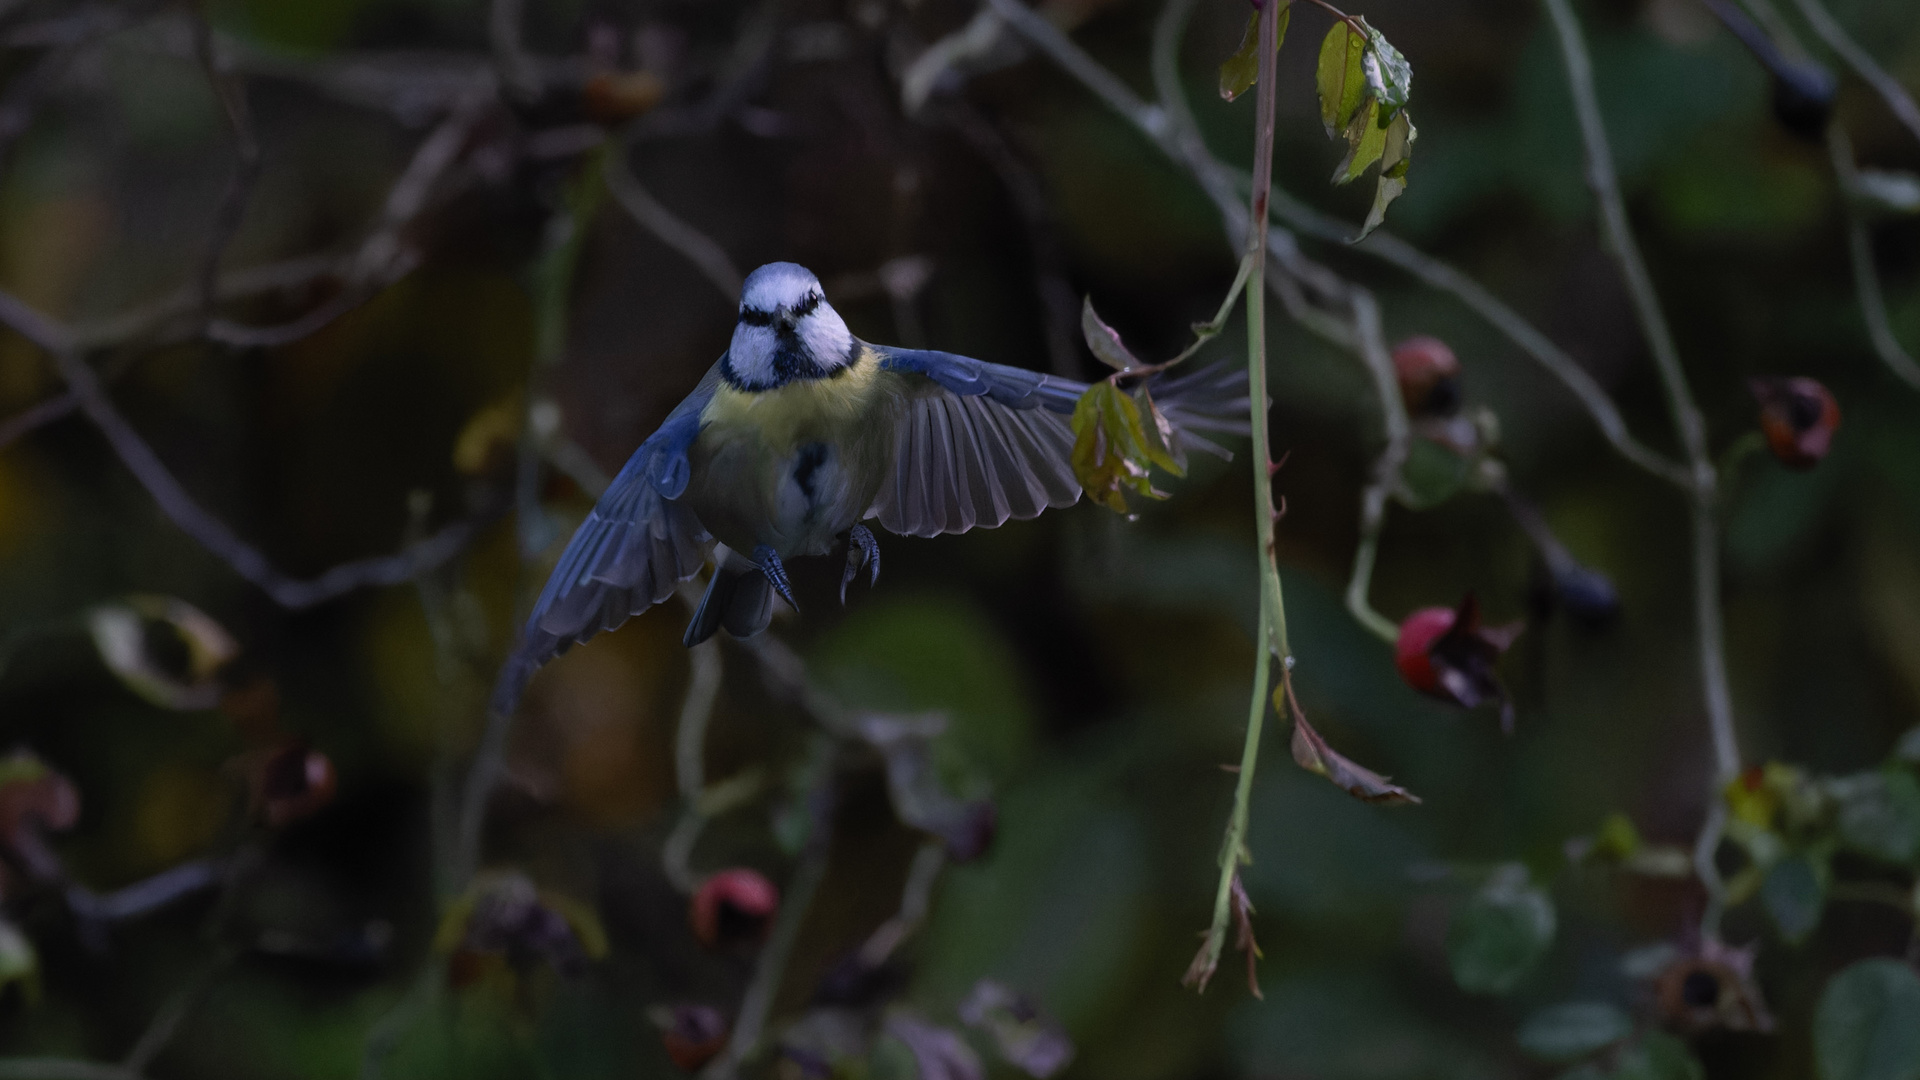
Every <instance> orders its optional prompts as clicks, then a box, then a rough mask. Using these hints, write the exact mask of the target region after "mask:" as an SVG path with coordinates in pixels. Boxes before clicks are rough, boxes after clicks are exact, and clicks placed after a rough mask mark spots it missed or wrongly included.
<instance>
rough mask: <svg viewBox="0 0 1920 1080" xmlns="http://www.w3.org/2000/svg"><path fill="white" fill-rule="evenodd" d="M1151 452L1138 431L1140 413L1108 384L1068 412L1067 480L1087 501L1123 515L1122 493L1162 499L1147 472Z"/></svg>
mask: <svg viewBox="0 0 1920 1080" xmlns="http://www.w3.org/2000/svg"><path fill="white" fill-rule="evenodd" d="M1154 458H1155V452H1154V450H1153V449H1152V448H1151V447H1150V445H1149V440H1148V438H1147V434H1146V431H1145V430H1144V429H1142V427H1141V425H1140V407H1139V406H1137V405H1135V404H1134V402H1133V398H1132V397H1131V396H1129V395H1128V394H1127V393H1126V392H1124V391H1122V390H1121V389H1120V388H1119V387H1116V386H1114V385H1113V383H1111V382H1107V381H1104V380H1103V381H1101V382H1097V383H1094V384H1093V385H1092V386H1089V387H1087V390H1086V393H1084V394H1081V395H1080V401H1079V403H1078V404H1077V405H1075V406H1074V409H1073V457H1072V464H1073V475H1074V477H1075V478H1076V479H1078V480H1079V481H1080V487H1081V488H1082V489H1083V490H1085V491H1086V493H1087V498H1089V499H1091V500H1093V501H1094V502H1096V503H1098V504H1100V505H1101V506H1104V507H1106V508H1107V509H1109V510H1112V511H1114V512H1115V513H1119V514H1125V513H1129V512H1130V511H1129V509H1128V507H1127V496H1126V493H1127V492H1128V491H1133V492H1135V493H1137V494H1140V495H1144V496H1146V497H1147V498H1150V499H1164V498H1166V497H1167V496H1166V493H1165V492H1162V491H1158V490H1155V488H1154V486H1153V481H1152V476H1151V473H1150V471H1149V469H1148V466H1150V465H1152V464H1154V463H1155V461H1154Z"/></svg>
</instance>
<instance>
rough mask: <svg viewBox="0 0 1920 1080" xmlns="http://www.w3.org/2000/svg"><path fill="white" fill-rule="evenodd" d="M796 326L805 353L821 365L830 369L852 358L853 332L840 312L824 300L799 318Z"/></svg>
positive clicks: (841, 366)
mask: <svg viewBox="0 0 1920 1080" xmlns="http://www.w3.org/2000/svg"><path fill="white" fill-rule="evenodd" d="M795 329H796V330H797V331H798V332H799V335H800V344H801V345H803V346H805V348H806V350H807V355H808V356H810V357H811V358H812V359H813V362H814V363H816V364H819V365H820V366H821V367H822V368H824V369H826V370H828V371H832V370H834V369H836V368H843V367H846V366H847V364H849V363H851V362H852V360H853V334H852V333H851V332H849V331H848V330H847V324H846V322H845V321H844V320H842V319H841V318H840V313H839V312H837V311H835V310H833V306H832V305H831V304H828V303H827V302H826V301H825V300H822V301H820V306H818V307H816V308H814V309H813V311H812V312H810V313H808V315H807V316H806V317H805V318H803V319H801V320H800V325H799V326H798V327H796V328H795Z"/></svg>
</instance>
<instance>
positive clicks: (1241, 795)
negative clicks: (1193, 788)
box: [1182, 4, 1293, 991]
mask: <svg viewBox="0 0 1920 1080" xmlns="http://www.w3.org/2000/svg"><path fill="white" fill-rule="evenodd" d="M1279 10H1280V7H1279V5H1278V4H1267V5H1266V6H1265V7H1264V8H1262V9H1261V11H1260V14H1259V20H1260V37H1259V44H1258V46H1257V48H1258V51H1259V55H1260V74H1259V81H1258V82H1257V84H1256V85H1255V87H1254V94H1255V97H1254V121H1253V146H1254V149H1253V202H1252V207H1251V209H1250V211H1249V212H1248V215H1247V220H1248V221H1249V222H1250V223H1251V227H1250V228H1249V229H1248V230H1247V249H1246V250H1247V265H1248V267H1249V273H1248V278H1247V395H1248V398H1249V399H1250V401H1251V405H1250V408H1251V409H1252V417H1251V420H1252V423H1251V425H1250V426H1251V429H1252V434H1253V453H1252V458H1253V461H1252V465H1253V469H1252V472H1253V507H1254V510H1253V517H1254V527H1255V531H1256V535H1257V537H1258V543H1259V556H1258V557H1259V560H1260V620H1259V627H1258V630H1257V631H1256V633H1255V635H1254V638H1255V641H1256V649H1257V651H1256V653H1255V659H1254V674H1253V695H1252V697H1253V700H1252V703H1251V704H1250V705H1249V706H1248V710H1247V731H1246V738H1245V742H1244V743H1243V744H1242V745H1241V748H1240V775H1239V777H1238V779H1237V782H1236V783H1235V785H1234V791H1233V811H1232V813H1231V814H1230V815H1229V816H1228V818H1227V828H1226V834H1225V836H1223V837H1222V838H1221V844H1220V883H1219V885H1218V887H1217V888H1216V889H1215V893H1214V902H1213V919H1212V922H1211V923H1210V924H1209V925H1208V927H1207V931H1206V936H1205V938H1204V939H1203V941H1202V943H1201V946H1200V951H1199V953H1198V954H1196V955H1195V956H1194V959H1193V964H1192V966H1190V967H1189V968H1188V969H1187V974H1186V977H1185V978H1184V979H1183V980H1182V981H1184V982H1185V983H1187V984H1188V985H1190V986H1193V987H1195V988H1196V989H1198V990H1201V991H1204V990H1205V989H1206V988H1207V981H1208V980H1209V979H1210V978H1212V977H1213V973H1214V970H1215V969H1216V968H1217V967H1218V966H1219V963H1220V952H1221V950H1222V949H1223V948H1224V947H1225V945H1226V938H1227V926H1228V923H1229V922H1230V921H1231V918H1232V912H1231V905H1232V899H1233V888H1234V883H1235V882H1236V881H1238V880H1239V877H1240V867H1241V865H1242V864H1244V863H1247V862H1251V861H1252V858H1251V856H1249V855H1248V854H1247V819H1248V815H1249V812H1250V807H1251V805H1252V800H1253V777H1254V770H1255V768H1256V767H1257V766H1258V765H1259V763H1260V736H1261V733H1262V730H1263V728H1264V727H1265V725H1266V718H1267V688H1268V685H1269V684H1270V683H1271V681H1272V663H1273V658H1274V656H1275V655H1276V654H1277V655H1278V656H1279V657H1280V659H1281V663H1282V664H1284V665H1285V666H1286V667H1287V668H1289V669H1290V668H1291V667H1292V666H1293V650H1292V648H1291V647H1290V646H1289V645H1288V643H1287V622H1286V618H1287V616H1286V607H1285V604H1284V601H1283V599H1282V596H1281V590H1280V568H1279V564H1278V563H1277V562H1276V561H1275V557H1274V522H1275V520H1276V519H1277V518H1278V516H1279V515H1277V514H1275V513H1274V509H1273V472H1274V467H1273V451H1272V449H1271V448H1270V447H1269V446H1268V441H1267V440H1268V432H1267V423H1268V415H1267V410H1268V408H1269V400H1268V397H1267V317H1266V295H1267V291H1266V282H1265V276H1266V268H1267V221H1268V214H1267V192H1268V191H1269V190H1270V189H1271V188H1272V186H1273V129H1274V83H1275V82H1276V81H1277V79H1276V70H1277V65H1276V63H1275V54H1276V53H1277V52H1278V51H1279V46H1280V35H1279V23H1280V19H1279ZM1249 978H1250V979H1251V976H1249Z"/></svg>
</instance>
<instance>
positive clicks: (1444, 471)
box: [1400, 439, 1472, 507]
mask: <svg viewBox="0 0 1920 1080" xmlns="http://www.w3.org/2000/svg"><path fill="white" fill-rule="evenodd" d="M1471 471H1472V465H1471V463H1470V462H1468V461H1467V459H1466V458H1464V457H1461V456H1460V455H1459V454H1456V453H1454V452H1453V451H1451V450H1449V449H1447V448H1446V447H1444V446H1441V445H1440V444H1439V443H1437V442H1434V441H1433V440H1432V439H1414V440H1413V441H1412V443H1411V444H1409V445H1408V447H1407V460H1406V462H1405V464H1403V465H1401V466H1400V479H1401V480H1402V481H1403V482H1404V483H1405V485H1406V489H1407V494H1408V495H1409V496H1411V497H1412V500H1413V504H1414V505H1415V506H1417V507H1429V506H1437V505H1439V504H1440V503H1443V502H1446V501H1447V500H1448V499H1451V498H1453V497H1454V496H1455V495H1457V494H1459V493H1460V490H1461V489H1462V488H1463V487H1465V486H1466V483H1467V477H1468V475H1469V474H1470V473H1471Z"/></svg>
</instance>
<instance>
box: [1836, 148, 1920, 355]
mask: <svg viewBox="0 0 1920 1080" xmlns="http://www.w3.org/2000/svg"><path fill="white" fill-rule="evenodd" d="M1827 153H1828V155H1829V156H1830V157H1831V158H1832V159H1833V174H1834V176H1835V177H1836V178H1837V179H1838V180H1839V182H1840V203H1841V212H1842V213H1844V214H1845V215H1846V220H1847V254H1848V256H1849V257H1850V258H1851V260H1852V262H1853V286H1854V289H1855V291H1857V292H1858V293H1859V294H1860V316H1861V318H1863V319H1864V320H1866V324H1867V336H1868V337H1869V338H1870V339H1872V341H1873V351H1874V352H1876V353H1878V354H1880V360H1881V362H1882V363H1884V364H1886V365H1887V368H1888V369H1889V370H1891V371H1892V372H1893V373H1894V375H1896V376H1898V377H1899V379H1900V381H1902V382H1904V383H1906V384H1907V385H1908V386H1911V387H1913V388H1914V389H1915V390H1920V362H1916V361H1915V360H1914V358H1913V354H1912V353H1909V352H1908V351H1907V350H1906V349H1905V348H1904V347H1902V346H1901V344H1900V339H1899V338H1897V337H1895V336H1894V333H1893V320H1892V319H1891V318H1889V317H1888V315H1887V298H1886V296H1885V294H1884V293H1882V291H1881V288H1880V270H1879V268H1878V267H1876V266H1875V265H1874V262H1873V238H1872V236H1871V235H1869V233H1868V232H1867V222H1866V218H1865V217H1864V215H1862V214H1861V212H1860V208H1859V207H1858V206H1857V205H1856V203H1855V199H1854V192H1855V189H1856V188H1858V187H1859V182H1860V171H1859V169H1858V168H1857V167H1856V166H1855V165H1854V161H1853V144H1852V141H1851V140H1849V139H1848V138H1847V133H1846V131H1845V130H1844V129H1842V128H1841V126H1840V125H1839V124H1837V123H1834V124H1828V125H1827Z"/></svg>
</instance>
